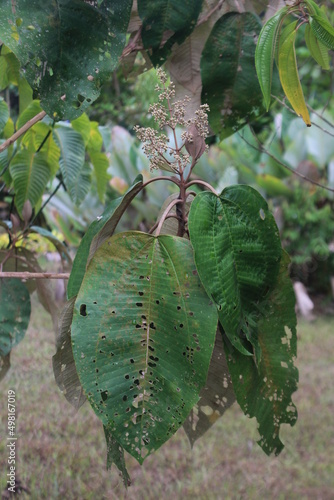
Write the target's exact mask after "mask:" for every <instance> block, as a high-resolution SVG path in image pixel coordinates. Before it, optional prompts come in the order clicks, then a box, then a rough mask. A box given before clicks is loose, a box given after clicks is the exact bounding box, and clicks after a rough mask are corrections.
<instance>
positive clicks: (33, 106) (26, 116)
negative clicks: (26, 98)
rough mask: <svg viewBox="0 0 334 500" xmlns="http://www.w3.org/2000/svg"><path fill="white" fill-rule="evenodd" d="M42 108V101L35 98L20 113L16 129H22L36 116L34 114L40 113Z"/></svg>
mask: <svg viewBox="0 0 334 500" xmlns="http://www.w3.org/2000/svg"><path fill="white" fill-rule="evenodd" d="M41 111H43V110H42V108H41V105H40V102H39V101H38V100H37V99H35V100H33V101H32V102H31V103H30V104H29V106H28V107H27V108H26V109H25V110H24V111H23V113H21V114H20V116H19V117H18V120H17V122H16V130H18V129H20V128H21V127H23V125H25V124H26V123H27V122H28V121H29V120H31V118H34V116H36V115H38V113H40V112H41Z"/></svg>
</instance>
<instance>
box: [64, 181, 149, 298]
mask: <svg viewBox="0 0 334 500" xmlns="http://www.w3.org/2000/svg"><path fill="white" fill-rule="evenodd" d="M142 185H143V177H142V175H138V177H136V179H135V180H134V183H133V185H132V186H131V187H130V188H129V189H128V190H127V192H126V193H125V194H124V195H123V196H122V197H120V198H117V199H116V200H113V201H112V202H111V203H110V204H109V205H108V206H107V208H106V209H105V211H104V212H103V214H102V215H100V216H99V217H98V218H97V219H96V220H94V221H93V222H92V223H91V225H90V226H89V228H88V230H87V232H86V234H85V235H84V237H83V238H82V240H81V242H80V245H79V248H78V250H77V253H76V256H75V259H74V262H73V267H72V272H71V275H70V279H69V281H68V285H67V298H69V299H70V298H71V297H74V296H75V295H77V294H78V292H79V288H80V286H81V283H82V280H83V277H84V274H85V272H86V266H87V264H88V263H89V262H90V260H91V259H92V257H93V255H94V253H95V252H96V250H97V249H98V248H99V247H100V246H101V245H102V244H103V243H104V242H105V241H106V240H107V239H108V238H110V236H112V235H113V233H114V231H115V228H116V226H117V224H118V222H119V220H120V218H121V217H122V215H123V213H124V212H125V210H126V208H127V207H128V206H129V204H130V203H131V201H132V200H133V198H134V197H135V196H136V195H137V194H138V193H139V191H140V190H141V188H142Z"/></svg>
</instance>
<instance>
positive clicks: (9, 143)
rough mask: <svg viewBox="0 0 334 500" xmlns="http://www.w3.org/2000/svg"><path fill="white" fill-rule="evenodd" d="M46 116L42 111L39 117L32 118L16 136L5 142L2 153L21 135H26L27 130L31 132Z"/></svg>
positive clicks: (0, 151)
mask: <svg viewBox="0 0 334 500" xmlns="http://www.w3.org/2000/svg"><path fill="white" fill-rule="evenodd" d="M44 116H46V113H45V111H41V112H40V113H38V115H36V116H34V117H33V118H31V120H29V121H27V123H25V124H24V125H23V126H22V127H21V128H20V129H19V130H18V131H17V132H15V134H13V135H12V136H11V137H9V139H7V140H6V141H5V142H3V143H2V144H1V146H0V153H2V151H4V150H5V149H7V148H8V147H9V146H11V145H12V144H13V142H15V141H16V140H17V139H18V138H19V137H21V135H23V134H25V133H26V131H27V130H29V129H30V128H31V127H32V126H33V125H35V123H37V122H39V121H40V120H43V118H44Z"/></svg>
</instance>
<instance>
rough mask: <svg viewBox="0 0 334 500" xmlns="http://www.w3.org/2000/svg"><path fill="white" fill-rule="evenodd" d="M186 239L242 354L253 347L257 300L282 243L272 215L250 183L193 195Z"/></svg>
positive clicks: (269, 283)
mask: <svg viewBox="0 0 334 500" xmlns="http://www.w3.org/2000/svg"><path fill="white" fill-rule="evenodd" d="M189 233H190V241H191V243H192V245H193V247H194V251H195V262H196V267H197V269H198V273H199V276H200V278H201V281H202V283H203V285H204V287H205V289H206V291H207V292H208V294H209V295H210V297H212V299H213V301H214V303H215V304H216V307H217V309H218V315H219V321H220V323H221V324H222V326H223V327H224V330H225V332H226V334H227V336H228V338H229V339H230V341H231V342H232V344H233V345H234V346H235V347H236V348H237V349H239V350H240V352H242V353H243V354H250V352H251V351H252V350H251V349H250V346H249V345H248V342H246V341H245V336H246V337H247V339H248V341H250V342H251V343H252V344H253V346H254V347H255V349H256V348H257V342H256V329H255V330H254V329H253V328H252V325H253V317H252V316H253V314H254V307H255V306H256V303H257V302H258V301H259V300H260V299H262V298H263V297H264V296H265V295H266V294H267V293H268V291H269V290H270V289H271V288H272V287H273V286H274V285H275V283H276V279H277V275H278V270H279V262H280V258H281V243H280V238H279V234H278V228H277V226H276V223H275V220H274V217H273V216H272V214H271V213H270V212H269V209H268V205H267V203H266V201H265V200H264V199H263V198H262V196H261V195H260V194H259V193H258V192H257V191H256V190H255V189H253V188H251V187H249V186H243V185H236V186H230V187H228V188H226V189H224V191H223V192H222V193H221V195H220V196H216V195H215V194H213V193H211V192H203V193H200V194H199V195H197V196H196V198H195V199H194V201H193V202H192V204H191V207H190V214H189Z"/></svg>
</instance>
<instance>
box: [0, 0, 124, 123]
mask: <svg viewBox="0 0 334 500" xmlns="http://www.w3.org/2000/svg"><path fill="white" fill-rule="evenodd" d="M131 7H132V0H113V2H112V3H110V2H107V1H105V2H103V3H101V5H100V6H99V7H98V6H97V5H96V4H95V3H94V2H83V1H82V0H71V1H70V2H69V1H68V0H57V2H44V3H41V2H40V0H30V1H29V2H26V1H20V2H16V4H15V9H13V8H12V1H11V0H3V1H2V2H1V6H0V32H1V39H2V41H3V42H4V43H5V44H6V45H7V46H8V47H9V48H10V49H11V50H12V51H13V52H14V54H15V55H16V56H17V58H18V59H19V61H20V63H21V69H22V71H24V75H25V77H26V78H27V80H28V82H29V84H30V85H31V87H32V88H33V90H34V91H35V92H36V93H37V95H38V96H39V97H40V98H41V104H42V107H43V109H45V111H46V112H47V114H48V115H50V116H52V117H53V118H55V119H57V120H59V119H62V118H67V119H73V118H76V117H78V116H80V115H81V114H82V113H83V112H84V111H85V110H86V109H87V107H88V106H89V105H90V104H91V103H92V102H93V101H95V99H97V97H98V96H99V94H100V88H101V85H102V83H103V82H104V81H106V80H107V79H108V78H109V77H110V75H111V73H112V71H113V70H114V69H115V68H116V66H117V64H118V59H119V57H120V55H121V53H122V50H123V47H124V45H125V39H126V38H125V37H126V30H127V26H128V23H129V19H130V12H131ZM17 19H20V20H22V22H21V23H16V21H17Z"/></svg>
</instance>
